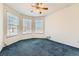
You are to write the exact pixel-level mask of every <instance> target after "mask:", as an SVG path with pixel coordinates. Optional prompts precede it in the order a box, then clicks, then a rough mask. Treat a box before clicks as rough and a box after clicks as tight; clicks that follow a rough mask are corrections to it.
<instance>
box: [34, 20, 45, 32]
mask: <svg viewBox="0 0 79 59" xmlns="http://www.w3.org/2000/svg"><path fill="white" fill-rule="evenodd" d="M43 30H44V29H43V20H40V19H39V20H35V33H43Z"/></svg>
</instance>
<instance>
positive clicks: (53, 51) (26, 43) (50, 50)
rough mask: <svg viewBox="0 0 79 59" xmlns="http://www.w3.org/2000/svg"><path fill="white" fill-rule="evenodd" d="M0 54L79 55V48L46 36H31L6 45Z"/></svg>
mask: <svg viewBox="0 0 79 59" xmlns="http://www.w3.org/2000/svg"><path fill="white" fill-rule="evenodd" d="M0 56H79V49H78V48H75V47H71V46H68V45H65V44H61V43H58V42H54V41H51V40H48V39H46V38H31V39H28V40H21V41H19V42H16V43H14V44H11V45H9V46H7V47H4V48H3V50H2V51H1V52H0Z"/></svg>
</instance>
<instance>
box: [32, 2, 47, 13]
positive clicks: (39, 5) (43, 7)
mask: <svg viewBox="0 0 79 59" xmlns="http://www.w3.org/2000/svg"><path fill="white" fill-rule="evenodd" d="M32 8H35V9H36V10H39V13H40V14H41V13H42V12H43V11H44V10H48V6H47V4H44V3H35V4H33V5H32Z"/></svg>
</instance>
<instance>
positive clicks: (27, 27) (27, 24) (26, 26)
mask: <svg viewBox="0 0 79 59" xmlns="http://www.w3.org/2000/svg"><path fill="white" fill-rule="evenodd" d="M31 32H32V20H31V19H23V33H31Z"/></svg>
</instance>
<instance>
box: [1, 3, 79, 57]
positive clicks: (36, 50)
mask: <svg viewBox="0 0 79 59" xmlns="http://www.w3.org/2000/svg"><path fill="white" fill-rule="evenodd" d="M0 56H79V3H0Z"/></svg>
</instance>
